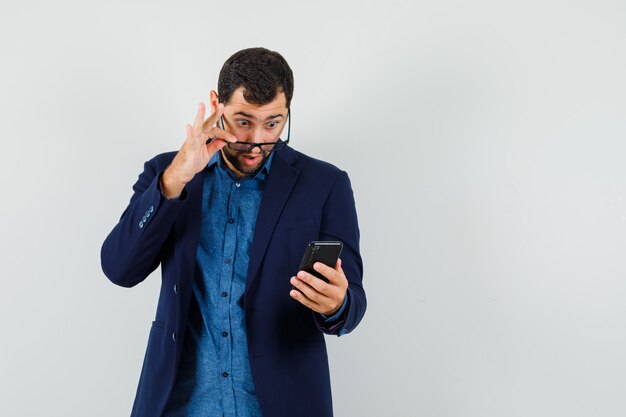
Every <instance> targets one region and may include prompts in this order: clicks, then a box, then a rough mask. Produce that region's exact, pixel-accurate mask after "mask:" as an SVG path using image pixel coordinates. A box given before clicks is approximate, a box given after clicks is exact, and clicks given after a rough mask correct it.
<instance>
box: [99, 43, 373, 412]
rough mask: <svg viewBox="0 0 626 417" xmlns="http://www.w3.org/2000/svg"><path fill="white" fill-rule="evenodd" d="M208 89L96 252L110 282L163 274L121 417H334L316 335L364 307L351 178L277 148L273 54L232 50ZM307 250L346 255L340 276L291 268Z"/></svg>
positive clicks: (352, 322) (278, 105) (281, 79)
mask: <svg viewBox="0 0 626 417" xmlns="http://www.w3.org/2000/svg"><path fill="white" fill-rule="evenodd" d="M218 93H219V94H218ZM218 93H216V92H215V91H211V95H210V101H211V110H212V111H211V115H210V116H209V117H208V118H207V119H206V120H205V107H204V104H202V103H200V105H199V108H198V113H197V116H196V119H195V121H194V123H193V126H192V125H187V126H186V129H187V137H186V139H185V141H184V143H183V145H182V147H181V148H180V150H179V151H178V152H169V153H164V154H161V155H158V156H156V157H155V158H153V159H151V160H150V161H148V162H146V164H145V166H144V171H143V173H142V174H140V175H139V179H138V180H137V182H136V183H135V185H134V186H133V190H134V194H133V196H132V197H131V199H130V203H129V205H128V207H127V208H126V210H125V211H124V212H123V214H122V216H121V218H120V221H119V223H118V224H117V225H116V226H115V227H114V228H113V230H112V231H111V233H110V234H109V236H108V237H107V238H106V240H105V242H104V244H103V246H102V253H101V258H102V269H103V271H104V273H105V274H106V276H107V277H108V278H109V279H110V280H111V281H112V282H114V283H115V284H118V285H121V286H124V287H132V286H134V285H136V284H138V283H139V282H141V281H142V280H144V279H145V278H146V277H147V276H148V275H149V274H150V273H151V272H152V271H154V269H155V268H156V267H157V266H158V265H159V264H160V265H161V270H162V275H163V276H162V287H161V293H160V297H159V303H158V307H157V312H156V318H155V321H154V322H153V323H152V328H151V330H150V336H149V340H148V347H147V351H146V356H145V359H144V364H143V369H142V372H141V378H140V381H139V386H138V388H137V395H136V398H135V403H134V406H133V411H132V416H137V417H139V416H145V417H155V416H167V417H171V416H187V417H193V416H207V417H215V416H240V417H241V416H264V417H294V416H311V417H324V416H332V403H331V390H330V378H329V370H328V358H327V354H326V345H325V342H324V336H323V334H324V333H326V334H332V335H339V336H340V335H343V334H346V333H349V332H350V331H352V330H353V329H354V328H355V327H356V326H357V324H358V323H359V322H360V320H361V318H362V317H363V314H364V313H365V308H366V298H365V292H364V290H363V287H362V285H361V281H362V263H361V256H360V254H359V229H358V224H357V216H356V210H355V204H354V199H353V195H352V189H351V188H350V181H349V179H348V176H347V174H346V173H345V172H343V171H341V170H339V169H337V168H336V167H334V166H332V165H330V164H328V163H325V162H322V161H319V160H316V159H313V158H311V157H308V156H306V155H304V154H302V153H300V152H297V151H295V150H294V149H292V148H291V147H290V146H289V145H287V143H288V142H289V140H290V138H289V136H290V122H291V121H290V119H291V117H290V103H291V98H292V95H293V75H292V72H291V69H290V68H289V65H288V64H287V62H286V61H285V59H284V58H283V57H282V56H281V55H280V54H278V53H276V52H272V51H269V50H267V49H264V48H251V49H245V50H242V51H239V52H237V53H235V54H234V55H233V56H231V57H230V58H229V59H228V60H227V61H226V62H225V63H224V66H223V68H222V70H221V72H220V75H219V80H218ZM285 127H287V130H286V132H287V134H286V136H285V134H284V132H285ZM281 138H286V139H284V140H283V139H281ZM316 240H322V241H324V240H332V241H341V242H342V243H343V251H342V254H341V258H340V260H339V261H338V262H337V264H336V265H334V266H332V267H330V266H325V265H323V264H321V263H317V264H316V265H315V269H316V271H317V272H319V273H320V274H322V275H323V276H324V277H326V278H327V280H328V282H326V281H324V280H321V279H319V278H317V277H315V276H314V275H312V274H309V273H306V272H304V271H298V267H299V265H300V260H301V259H302V255H303V253H304V251H305V249H306V247H307V244H308V243H309V242H310V241H316Z"/></svg>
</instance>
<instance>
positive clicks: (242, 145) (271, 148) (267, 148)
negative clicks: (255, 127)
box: [207, 109, 291, 153]
mask: <svg viewBox="0 0 626 417" xmlns="http://www.w3.org/2000/svg"><path fill="white" fill-rule="evenodd" d="M220 121H221V122H222V129H224V130H226V128H225V127H224V117H223V116H221V117H220ZM290 137H291V109H287V140H286V141H283V140H282V139H281V138H278V141H276V142H263V143H254V142H229V143H228V144H227V145H226V146H228V147H229V148H230V149H232V150H233V151H238V152H244V153H248V152H252V150H253V149H254V148H259V150H260V151H261V152H275V151H280V150H281V149H283V148H284V147H285V146H286V145H287V144H288V143H289V138H290ZM209 141H210V139H209ZM209 141H207V143H208V142H209Z"/></svg>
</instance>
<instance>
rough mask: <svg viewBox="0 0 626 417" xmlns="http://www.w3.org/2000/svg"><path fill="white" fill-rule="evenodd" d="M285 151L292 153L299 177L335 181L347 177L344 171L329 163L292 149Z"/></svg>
mask: <svg viewBox="0 0 626 417" xmlns="http://www.w3.org/2000/svg"><path fill="white" fill-rule="evenodd" d="M285 150H289V151H290V152H293V157H294V160H295V163H294V166H295V167H296V168H298V169H299V170H300V172H301V175H305V176H315V177H316V178H317V179H318V180H323V179H327V180H330V179H332V178H334V179H337V178H338V177H341V176H345V175H347V174H346V172H345V171H343V170H342V169H341V168H339V167H337V166H335V165H333V164H331V163H330V162H327V161H322V160H321V159H317V158H314V157H312V156H309V155H306V154H304V153H302V152H299V151H296V150H295V149H293V148H289V147H288V148H285Z"/></svg>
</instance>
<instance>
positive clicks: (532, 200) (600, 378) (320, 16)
mask: <svg viewBox="0 0 626 417" xmlns="http://www.w3.org/2000/svg"><path fill="white" fill-rule="evenodd" d="M252 46H264V47H267V48H269V49H272V50H276V51H278V52H280V53H281V54H283V55H284V56H285V58H286V59H287V60H288V61H289V63H290V65H291V66H292V68H293V71H294V74H295V95H294V99H293V103H292V114H293V125H292V138H291V142H292V144H293V146H294V147H295V148H296V149H298V150H300V151H302V152H305V153H307V154H309V155H311V156H314V157H317V158H321V159H324V160H327V161H329V162H331V163H333V164H335V165H337V166H339V167H341V168H342V169H344V170H346V171H347V172H348V173H349V175H350V177H351V180H352V183H353V188H354V193H355V198H356V202H357V210H358V214H359V219H360V227H361V234H362V240H361V244H362V255H363V257H364V264H365V275H364V285H365V289H366V292H367V295H368V301H369V306H368V310H367V313H366V315H365V318H364V321H363V322H362V323H361V325H360V326H359V327H358V328H357V329H356V330H355V331H354V332H353V333H351V334H349V335H347V336H346V337H342V338H336V337H330V338H327V342H328V347H329V356H330V365H331V376H332V386H333V393H334V397H333V398H334V408H335V413H336V415H337V416H339V417H353V416H359V417H360V416H364V417H366V416H385V417H396V416H397V417H407V416H426V417H514V416H515V417H518V416H519V417H526V416H533V417H538V416H549V417H553V416H567V417H576V416H581V417H582V416H585V417H587V416H624V415H626V396H625V395H624V393H625V390H626V354H625V352H626V280H625V279H624V278H625V277H624V274H625V272H626V257H625V256H624V252H625V250H626V164H625V163H624V159H625V158H624V157H625V152H626V81H625V74H626V3H624V2H623V1H617V0H616V1H608V0H607V1H605V0H594V1H591V0H588V1H565V0H562V1H558V0H541V1H539V0H530V1H517V2H509V1H497V0H493V1H486V0H478V1H473V2H464V1H460V0H456V1H455V0H440V1H428V2H426V1H415V0H414V1H408V0H389V1H386V2H381V1H379V2H370V1H317V2H309V3H304V2H294V1H272V2H260V1H256V2H252V1H233V2H211V1H203V2H198V1H196V2H154V1H152V2H148V1H143V2H134V1H115V0H112V1H106V2H93V1H64V0H61V1H56V2H45V1H24V2H12V3H9V2H8V1H6V2H3V3H2V5H0V120H1V124H0V138H1V140H2V157H1V162H0V178H1V179H2V182H1V184H2V185H1V193H2V203H1V204H0V236H1V237H0V257H1V260H0V276H1V279H2V281H1V283H2V286H1V289H0V338H1V343H0V349H1V352H0V415H2V416H64V417H69V416H81V417H82V416H94V417H95V416H103V417H109V416H113V417H115V416H125V415H128V414H129V413H130V409H131V405H132V401H133V398H134V395H135V389H136V386H137V381H138V379H139V372H140V368H141V364H142V359H143V355H144V351H145V347H146V343H147V338H148V332H149V329H150V322H151V320H153V318H154V313H155V308H156V301H157V295H158V290H159V285H160V270H157V271H156V272H155V273H153V274H152V275H151V276H150V277H148V278H147V279H146V281H144V282H143V283H142V284H140V285H138V286H137V287H135V288H133V289H124V288H120V287H116V286H115V285H113V284H111V283H110V282H109V281H108V280H107V279H106V278H105V276H104V275H103V273H102V271H101V269H100V258H99V255H100V246H101V244H102V241H103V240H104V238H105V237H106V235H107V234H108V233H109V231H110V230H111V229H112V228H113V226H114V225H115V224H116V222H117V221H118V219H119V216H120V215H121V213H122V211H123V210H124V208H125V207H126V205H127V203H128V200H129V198H130V196H131V194H132V190H131V186H132V184H133V183H134V182H135V180H136V179H137V176H138V175H139V173H140V172H141V171H142V168H143V163H144V162H145V161H146V160H148V159H150V158H152V157H153V156H154V155H156V154H158V153H160V152H164V151H168V150H176V149H179V147H180V145H181V144H182V141H183V139H184V135H185V130H184V125H185V124H186V123H190V122H192V121H193V118H194V116H195V113H196V109H197V104H198V102H200V101H204V102H208V98H209V91H210V90H211V89H214V88H216V86H217V85H216V83H217V76H218V73H219V70H220V68H221V66H222V64H223V62H224V61H225V60H226V59H227V58H228V57H229V56H230V55H231V54H232V53H234V52H236V51H237V50H239V49H243V48H247V47H252Z"/></svg>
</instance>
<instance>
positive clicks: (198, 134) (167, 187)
mask: <svg viewBox="0 0 626 417" xmlns="http://www.w3.org/2000/svg"><path fill="white" fill-rule="evenodd" d="M205 113H206V107H205V105H204V103H200V104H199V105H198V114H197V115H196V119H195V120H194V123H193V126H192V125H189V124H187V125H185V129H186V131H187V137H186V138H185V142H183V145H182V147H181V148H180V150H179V151H178V153H177V154H176V156H175V157H174V160H173V161H172V163H171V164H170V166H169V167H168V168H167V169H166V170H165V172H164V173H163V177H162V178H161V180H162V182H161V185H162V187H161V189H162V190H163V194H165V196H166V197H167V198H172V197H175V196H178V195H180V193H181V192H182V190H183V188H184V187H185V185H186V184H187V183H188V182H189V181H191V179H192V178H193V177H194V176H195V175H196V174H197V173H198V172H200V171H202V170H203V169H204V168H205V167H206V166H207V164H208V163H209V160H210V159H211V158H212V157H213V155H214V154H215V152H217V151H219V150H220V149H221V148H223V147H224V146H226V144H227V143H228V142H236V141H237V138H236V137H235V136H233V135H231V134H230V133H228V132H227V131H225V130H223V129H220V128H218V127H217V126H216V123H217V121H218V120H219V118H220V117H221V116H222V113H224V105H223V104H222V103H220V104H218V106H217V108H216V109H215V112H213V114H211V115H210V116H209V117H208V118H207V119H206V120H205V119H204V116H205ZM209 138H211V139H212V140H211V141H208V139H209ZM207 142H208V143H207Z"/></svg>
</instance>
